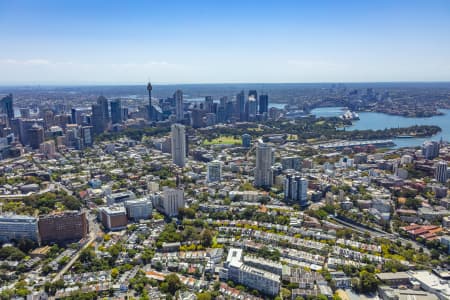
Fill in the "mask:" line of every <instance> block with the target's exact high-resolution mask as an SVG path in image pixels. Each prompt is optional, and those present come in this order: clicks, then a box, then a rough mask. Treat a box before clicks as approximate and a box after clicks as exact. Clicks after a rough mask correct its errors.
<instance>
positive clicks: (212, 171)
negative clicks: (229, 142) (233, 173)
mask: <svg viewBox="0 0 450 300" xmlns="http://www.w3.org/2000/svg"><path fill="white" fill-rule="evenodd" d="M206 179H207V181H208V182H216V181H220V180H222V163H221V162H220V161H218V160H213V161H212V162H209V163H208V171H207V174H206Z"/></svg>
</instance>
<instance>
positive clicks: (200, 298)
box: [197, 292, 212, 300]
mask: <svg viewBox="0 0 450 300" xmlns="http://www.w3.org/2000/svg"><path fill="white" fill-rule="evenodd" d="M211 299H212V296H211V293H210V292H204V293H199V294H197V300H211Z"/></svg>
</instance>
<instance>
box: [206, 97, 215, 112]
mask: <svg viewBox="0 0 450 300" xmlns="http://www.w3.org/2000/svg"><path fill="white" fill-rule="evenodd" d="M213 108H214V100H213V98H212V97H211V96H206V97H205V111H206V112H208V113H212V112H213Z"/></svg>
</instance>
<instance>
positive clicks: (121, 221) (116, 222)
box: [100, 204, 128, 231]
mask: <svg viewBox="0 0 450 300" xmlns="http://www.w3.org/2000/svg"><path fill="white" fill-rule="evenodd" d="M100 217H101V220H102V224H103V226H104V227H105V229H107V230H111V231H114V230H122V229H124V228H126V226H127V224H128V218H127V211H126V209H125V206H123V204H115V205H112V206H109V207H102V208H101V209H100Z"/></svg>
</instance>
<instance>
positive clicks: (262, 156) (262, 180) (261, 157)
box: [255, 141, 273, 188]
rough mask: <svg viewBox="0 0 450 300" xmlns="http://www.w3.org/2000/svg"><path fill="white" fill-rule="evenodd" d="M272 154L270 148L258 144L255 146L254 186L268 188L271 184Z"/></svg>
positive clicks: (263, 144)
mask: <svg viewBox="0 0 450 300" xmlns="http://www.w3.org/2000/svg"><path fill="white" fill-rule="evenodd" d="M272 161H273V153H272V147H270V146H269V145H267V144H265V143H263V142H262V141H259V142H258V145H257V146H256V168H255V186H256V187H263V188H270V187H271V186H272V183H273V174H272Z"/></svg>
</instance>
